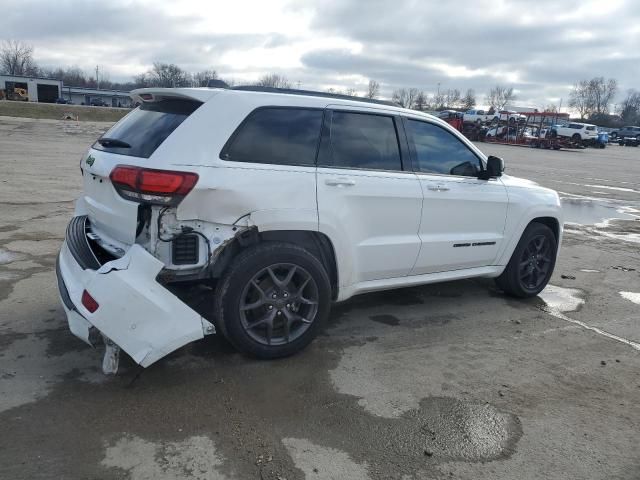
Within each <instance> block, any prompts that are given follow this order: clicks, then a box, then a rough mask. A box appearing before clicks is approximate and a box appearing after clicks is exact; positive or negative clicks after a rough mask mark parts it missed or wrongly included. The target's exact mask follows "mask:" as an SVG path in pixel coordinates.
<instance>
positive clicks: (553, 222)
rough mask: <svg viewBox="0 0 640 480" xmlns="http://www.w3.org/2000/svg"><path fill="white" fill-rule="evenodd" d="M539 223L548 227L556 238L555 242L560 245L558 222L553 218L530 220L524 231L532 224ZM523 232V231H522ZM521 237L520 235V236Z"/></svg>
mask: <svg viewBox="0 0 640 480" xmlns="http://www.w3.org/2000/svg"><path fill="white" fill-rule="evenodd" d="M534 222H535V223H541V224H543V225H546V226H547V227H549V228H550V229H551V231H552V232H553V234H554V235H555V237H556V242H558V243H560V222H559V221H558V219H557V218H555V217H536V218H534V219H533V220H531V221H530V222H529V223H528V224H527V226H526V227H525V229H526V228H527V227H528V226H529V225H531V224H532V223H534ZM523 232H524V230H523ZM521 235H522V234H521Z"/></svg>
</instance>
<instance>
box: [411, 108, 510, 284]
mask: <svg viewBox="0 0 640 480" xmlns="http://www.w3.org/2000/svg"><path fill="white" fill-rule="evenodd" d="M405 126H406V130H407V136H408V138H409V145H410V148H411V152H412V159H413V164H414V170H415V171H416V173H417V175H418V178H419V179H420V184H421V186H422V190H423V192H424V203H423V206H422V219H421V222H420V239H421V242H422V247H421V249H420V254H419V256H418V260H417V262H416V265H415V268H414V269H413V270H412V272H411V274H412V275H420V274H423V273H435V272H445V271H451V270H460V269H465V268H473V267H482V266H487V265H493V264H494V262H495V259H496V256H497V255H498V251H499V249H500V247H501V246H502V243H503V241H504V227H505V220H506V216H507V206H508V197H507V191H506V188H505V187H504V185H503V184H502V182H501V181H500V179H498V178H494V179H490V180H480V179H478V172H479V171H480V170H481V169H482V168H483V166H482V160H481V159H480V157H479V156H478V155H477V154H476V153H475V152H474V151H473V150H472V149H471V148H470V147H469V146H468V145H467V144H466V143H465V141H464V140H462V139H461V138H459V137H458V136H457V135H456V134H454V133H453V132H450V131H449V130H448V129H446V128H444V127H442V126H440V125H437V124H435V123H430V122H428V121H423V120H417V119H406V120H405Z"/></svg>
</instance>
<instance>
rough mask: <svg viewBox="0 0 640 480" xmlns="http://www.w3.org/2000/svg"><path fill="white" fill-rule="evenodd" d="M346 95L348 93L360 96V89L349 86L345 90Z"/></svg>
mask: <svg viewBox="0 0 640 480" xmlns="http://www.w3.org/2000/svg"><path fill="white" fill-rule="evenodd" d="M344 95H348V96H350V97H357V96H358V91H357V90H356V89H355V88H347V89H346V90H345V91H344Z"/></svg>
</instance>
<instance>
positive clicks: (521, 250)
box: [496, 222, 558, 298]
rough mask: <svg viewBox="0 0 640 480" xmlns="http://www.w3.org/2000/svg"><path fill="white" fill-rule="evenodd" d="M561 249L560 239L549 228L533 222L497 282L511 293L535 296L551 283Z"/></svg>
mask: <svg viewBox="0 0 640 480" xmlns="http://www.w3.org/2000/svg"><path fill="white" fill-rule="evenodd" d="M557 251H558V242H557V240H556V237H555V235H554V234H553V231H551V229H550V228H549V227H547V226H546V225H543V224H542V223H537V222H533V223H531V224H529V226H528V227H527V228H526V229H525V230H524V233H523V234H522V237H521V238H520V241H519V242H518V245H517V246H516V249H515V250H514V252H513V254H512V255H511V259H510V260H509V263H508V264H507V268H505V270H504V272H502V275H500V276H499V277H498V278H497V279H496V283H497V284H498V286H499V287H500V288H501V289H502V290H504V292H505V293H506V294H508V295H511V296H514V297H520V298H527V297H535V296H536V295H538V293H540V292H541V291H542V290H543V289H544V287H546V286H547V283H549V279H550V278H551V274H552V273H553V269H554V267H555V265H556V253H557Z"/></svg>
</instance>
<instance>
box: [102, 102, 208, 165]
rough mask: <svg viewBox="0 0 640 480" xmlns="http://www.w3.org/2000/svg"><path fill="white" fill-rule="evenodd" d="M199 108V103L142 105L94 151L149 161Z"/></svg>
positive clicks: (112, 129) (111, 131)
mask: <svg viewBox="0 0 640 480" xmlns="http://www.w3.org/2000/svg"><path fill="white" fill-rule="evenodd" d="M200 105H202V103H200V102H195V101H191V100H161V101H159V102H149V103H144V104H142V105H141V106H140V107H138V108H136V109H135V110H133V111H132V112H131V113H129V114H128V115H127V116H126V117H124V118H123V119H122V120H120V121H119V122H118V123H116V124H115V125H114V126H113V127H111V128H110V129H109V131H107V133H105V134H104V135H103V136H102V137H100V138H99V139H98V141H97V142H96V143H95V144H94V145H93V148H95V149H97V150H104V151H105V152H111V153H117V154H119V155H129V156H132V157H143V158H149V157H150V156H151V154H152V153H153V152H155V151H156V149H157V148H158V147H159V146H160V144H161V143H162V142H164V141H165V140H166V139H167V137H168V136H169V135H171V133H172V132H173V131H174V130H175V129H176V128H178V125H180V124H181V123H182V122H184V121H185V119H186V118H187V117H188V116H189V115H191V114H192V113H193V112H194V111H195V110H196V109H197V108H198V107H199V106H200ZM109 140H111V141H109Z"/></svg>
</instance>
